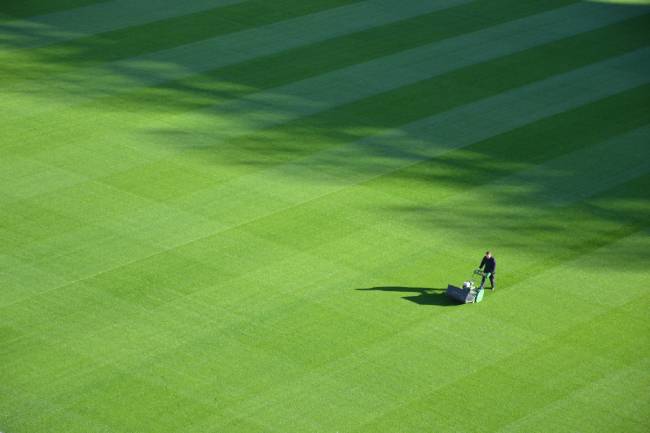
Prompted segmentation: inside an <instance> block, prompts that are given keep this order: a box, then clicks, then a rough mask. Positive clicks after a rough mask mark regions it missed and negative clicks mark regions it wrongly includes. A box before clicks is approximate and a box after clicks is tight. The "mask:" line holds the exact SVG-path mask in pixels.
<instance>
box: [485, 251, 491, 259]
mask: <svg viewBox="0 0 650 433" xmlns="http://www.w3.org/2000/svg"><path fill="white" fill-rule="evenodd" d="M485 257H487V258H488V259H489V258H490V257H492V253H491V252H489V251H486V252H485Z"/></svg>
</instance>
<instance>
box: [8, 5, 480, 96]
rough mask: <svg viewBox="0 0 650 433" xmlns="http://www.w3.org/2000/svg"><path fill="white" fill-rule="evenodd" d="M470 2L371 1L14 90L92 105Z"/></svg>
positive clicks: (27, 84)
mask: <svg viewBox="0 0 650 433" xmlns="http://www.w3.org/2000/svg"><path fill="white" fill-rule="evenodd" d="M468 1H470V0H442V1H440V2H436V3H435V4H434V3H423V2H421V1H418V0H406V1H405V2H401V3H400V4H399V5H397V4H396V3H394V2H393V1H390V0H366V1H364V2H359V3H354V4H351V5H348V6H343V7H338V8H334V9H331V10H326V11H321V12H318V13H313V14H309V15H306V16H303V17H298V18H293V19H289V20H285V21H279V22H276V23H272V24H268V25H264V26H260V27H257V28H254V29H250V30H243V31H240V32H236V33H232V34H228V35H222V36H218V37H215V38H210V39H206V40H202V41H197V42H193V43H190V44H186V45H183V46H180V47H176V48H171V49H167V50H162V51H158V52H154V53H150V54H145V55H142V56H137V57H134V58H129V59H125V60H121V61H116V62H111V63H109V64H107V65H105V66H103V67H95V68H92V67H91V68H83V69H79V70H76V71H74V72H70V73H64V74H62V75H61V76H56V75H55V76H52V77H49V78H48V79H46V80H40V81H39V82H38V83H37V85H36V83H23V84H22V85H20V84H18V83H16V84H14V85H12V86H11V89H10V90H12V91H13V92H20V91H21V89H22V90H30V91H32V92H33V91H34V90H35V89H39V90H42V91H43V92H47V89H48V88H50V90H53V89H52V86H55V87H56V89H57V93H58V94H59V95H60V94H61V93H60V92H61V91H63V92H64V93H67V97H68V99H69V100H70V102H72V101H73V100H75V99H77V98H79V97H81V96H82V95H81V94H85V96H83V98H81V99H85V100H87V99H88V97H97V96H100V95H103V94H107V93H116V92H117V93H124V92H127V91H131V90H133V89H135V88H138V87H142V86H151V85H155V84H159V83H163V82H166V81H169V80H173V79H178V78H181V77H186V76H189V75H193V74H196V73H199V72H203V71H207V70H211V69H214V68H218V67H222V66H226V65H232V64H235V63H239V62H242V61H245V60H249V59H252V58H255V57H259V56H261V55H268V54H271V53H276V52H280V51H282V50H286V49H290V48H294V47H297V46H301V45H306V44H309V43H313V42H316V41H322V40H325V39H328V38H332V37H336V36H340V35H344V34H348V33H352V32H355V31H359V30H362V29H366V28H370V27H374V26H378V25H382V24H386V23H390V22H395V21H399V20H400V19H404V18H408V17H413V16H417V15H420V14H423V13H428V12H431V11H435V10H439V9H444V8H448V7H452V6H454V5H458V4H462V3H466V2H468ZM54 83H56V84H54ZM25 86H26V88H25ZM27 93H29V92H27ZM23 96H24V95H23ZM48 96H50V97H51V96H53V95H52V94H48ZM70 102H69V103H70Z"/></svg>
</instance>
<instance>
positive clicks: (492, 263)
mask: <svg viewBox="0 0 650 433" xmlns="http://www.w3.org/2000/svg"><path fill="white" fill-rule="evenodd" d="M478 268H479V269H481V270H482V271H483V279H482V280H481V289H482V288H483V286H484V285H485V279H486V278H487V277H489V278H490V285H491V287H490V289H492V290H494V289H496V285H495V284H494V274H495V273H496V271H497V261H496V260H495V259H494V257H492V254H491V253H490V252H489V251H486V252H485V256H483V260H481V264H480V265H479V266H478Z"/></svg>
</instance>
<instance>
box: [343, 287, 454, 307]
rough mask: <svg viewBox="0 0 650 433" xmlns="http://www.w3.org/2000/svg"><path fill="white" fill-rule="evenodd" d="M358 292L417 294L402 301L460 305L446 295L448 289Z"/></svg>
mask: <svg viewBox="0 0 650 433" xmlns="http://www.w3.org/2000/svg"><path fill="white" fill-rule="evenodd" d="M356 290H364V291H366V290H375V291H381V292H401V293H417V295H413V296H402V299H406V300H407V301H411V302H415V303H416V304H419V305H438V306H440V307H448V306H450V305H458V303H457V302H454V301H453V300H452V299H450V298H449V297H448V296H447V295H446V294H445V292H446V290H447V289H446V288H444V289H432V288H424V287H399V286H391V287H369V288H364V289H356Z"/></svg>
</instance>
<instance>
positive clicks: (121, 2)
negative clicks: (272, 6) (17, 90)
mask: <svg viewBox="0 0 650 433" xmlns="http://www.w3.org/2000/svg"><path fill="white" fill-rule="evenodd" d="M243 1H245V0H192V1H188V2H178V1H175V0H138V1H131V0H112V1H105V2H100V3H96V4H92V5H89V6H84V7H82V8H77V9H70V10H64V11H60V12H55V13H51V14H48V15H41V16H34V17H30V18H28V19H24V20H17V21H9V22H4V23H0V46H1V45H4V46H5V48H8V47H10V48H36V47H42V46H45V45H51V44H55V43H60V42H63V41H67V40H70V39H77V38H81V37H84V36H87V35H92V34H97V33H102V32H108V31H111V30H115V29H119V28H124V27H131V26H137V25H142V24H146V23H149V22H153V21H158V20H164V19H166V18H170V17H174V16H177V15H187V14H192V13H196V12H201V11H206V10H209V9H214V8H221V7H225V6H229V5H233V4H237V3H241V2H243Z"/></svg>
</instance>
